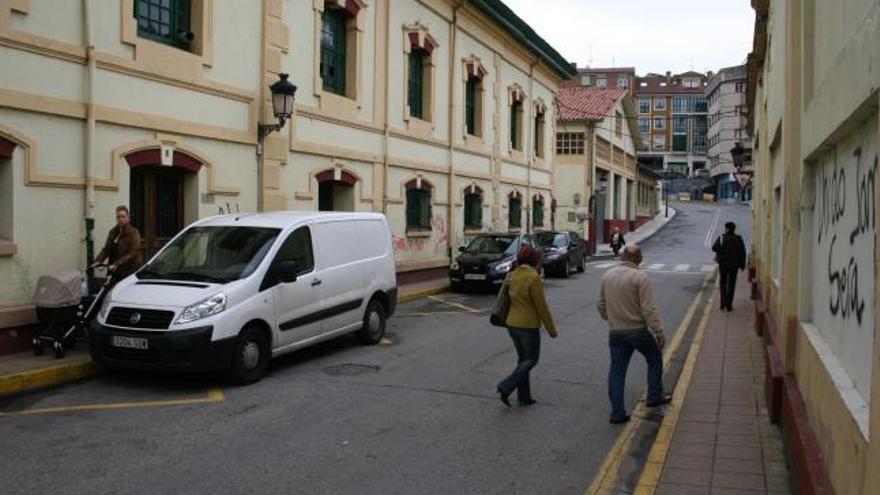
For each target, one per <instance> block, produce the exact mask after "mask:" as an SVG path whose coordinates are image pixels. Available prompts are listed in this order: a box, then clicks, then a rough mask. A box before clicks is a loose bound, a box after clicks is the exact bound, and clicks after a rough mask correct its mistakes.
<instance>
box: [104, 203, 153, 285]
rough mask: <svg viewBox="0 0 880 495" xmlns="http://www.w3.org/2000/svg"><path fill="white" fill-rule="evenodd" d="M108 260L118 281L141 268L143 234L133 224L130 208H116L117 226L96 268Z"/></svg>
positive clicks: (111, 230) (108, 239)
mask: <svg viewBox="0 0 880 495" xmlns="http://www.w3.org/2000/svg"><path fill="white" fill-rule="evenodd" d="M104 260H107V262H108V263H109V264H110V267H109V270H110V272H111V273H113V278H114V280H116V281H119V280H122V279H124V278H125V277H127V276H129V275H131V274H132V273H134V272H136V271H137V269H138V268H140V267H141V263H142V261H141V234H140V232H138V230H137V229H136V228H135V227H134V226H133V225H132V224H131V222H130V219H129V215H128V207H127V206H117V207H116V226H115V227H113V228H112V229H110V233H109V234H108V235H107V242H105V243H104V248H103V249H101V252H100V253H98V256H97V257H96V258H95V263H94V264H93V265H92V266H91V268H94V267H96V266H98V265H100V264H101V263H103V262H104Z"/></svg>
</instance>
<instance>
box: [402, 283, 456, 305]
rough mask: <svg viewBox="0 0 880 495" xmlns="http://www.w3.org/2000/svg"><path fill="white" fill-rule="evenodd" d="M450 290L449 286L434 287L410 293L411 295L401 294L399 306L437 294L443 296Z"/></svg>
mask: <svg viewBox="0 0 880 495" xmlns="http://www.w3.org/2000/svg"><path fill="white" fill-rule="evenodd" d="M447 290H449V286H448V285H447V286H443V287H434V288H431V289H423V290H419V291H415V292H410V293H409V294H401V295H400V296H398V297H397V304H404V303H408V302H412V301H415V300H417V299H422V298H425V297H428V296H433V295H435V294H442V293H444V292H446V291H447Z"/></svg>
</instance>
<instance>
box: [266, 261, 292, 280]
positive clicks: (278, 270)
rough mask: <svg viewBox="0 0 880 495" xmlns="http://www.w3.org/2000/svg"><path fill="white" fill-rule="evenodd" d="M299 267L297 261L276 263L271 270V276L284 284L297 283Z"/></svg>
mask: <svg viewBox="0 0 880 495" xmlns="http://www.w3.org/2000/svg"><path fill="white" fill-rule="evenodd" d="M298 273H299V266H297V263H296V261H276V262H275V263H272V267H271V268H269V275H270V276H271V277H272V278H273V279H275V280H277V281H278V282H280V283H282V284H290V283H293V282H296V277H297V274H298Z"/></svg>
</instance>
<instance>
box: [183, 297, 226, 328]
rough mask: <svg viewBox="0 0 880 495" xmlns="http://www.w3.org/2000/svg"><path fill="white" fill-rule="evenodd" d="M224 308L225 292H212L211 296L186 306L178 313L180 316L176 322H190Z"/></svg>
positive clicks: (214, 313)
mask: <svg viewBox="0 0 880 495" xmlns="http://www.w3.org/2000/svg"><path fill="white" fill-rule="evenodd" d="M224 309H226V294H224V293H222V292H220V293H219V294H214V295H213V296H211V297H209V298H207V299H205V300H204V301H199V302H197V303H195V304H193V305H191V306H187V307H186V308H184V309H183V311H182V312H181V313H180V316H178V317H177V322H176V323H177V324H178V325H180V324H183V323H190V322H193V321H196V320H201V319H203V318H207V317H209V316H213V315H216V314H217V313H219V312H221V311H223V310H224Z"/></svg>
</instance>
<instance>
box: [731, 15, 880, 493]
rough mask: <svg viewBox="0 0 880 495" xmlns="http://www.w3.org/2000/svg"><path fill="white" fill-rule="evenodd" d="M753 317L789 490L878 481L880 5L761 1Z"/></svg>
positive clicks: (754, 108) (754, 107) (751, 80)
mask: <svg viewBox="0 0 880 495" xmlns="http://www.w3.org/2000/svg"><path fill="white" fill-rule="evenodd" d="M752 6H753V8H754V9H755V13H756V21H755V34H754V45H753V50H752V53H751V54H750V55H749V58H748V90H747V101H748V107H749V110H750V115H749V123H750V126H751V135H752V148H753V152H752V154H753V159H754V170H755V179H754V186H753V194H754V198H753V205H754V215H755V222H754V226H755V228H754V232H753V234H752V243H753V246H752V259H753V260H754V273H753V280H754V289H753V294H754V297H755V298H756V302H757V304H756V321H757V322H758V329H759V331H760V332H761V333H762V335H763V336H764V341H765V343H766V348H765V349H766V359H767V370H768V379H767V382H766V385H767V390H766V391H767V397H768V402H769V410H770V411H769V412H770V416H771V418H772V419H773V420H775V421H779V422H781V423H782V426H783V428H782V431H783V432H784V435H785V444H786V448H787V449H788V453H789V456H788V457H789V459H790V461H791V467H792V474H793V477H794V484H795V487H794V491H795V493H838V494H852V495H868V494H876V493H880V470H878V469H877V466H878V465H880V344H878V335H880V332H878V324H880V320H878V318H877V316H876V315H877V311H878V307H880V298H878V290H877V288H878V286H880V283H878V278H877V277H878V271H877V260H878V249H877V231H876V226H877V225H876V224H877V221H876V211H877V204H878V201H880V196H878V194H880V188H878V187H876V173H877V167H878V145H880V120H878V108H880V94H878V91H877V88H880V72H878V71H877V70H876V68H877V67H880V49H878V47H880V30H878V29H877V26H878V25H880V4H878V2H876V1H874V0H840V1H837V2H817V1H812V0H810V1H804V2H792V1H785V0H753V1H752Z"/></svg>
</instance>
